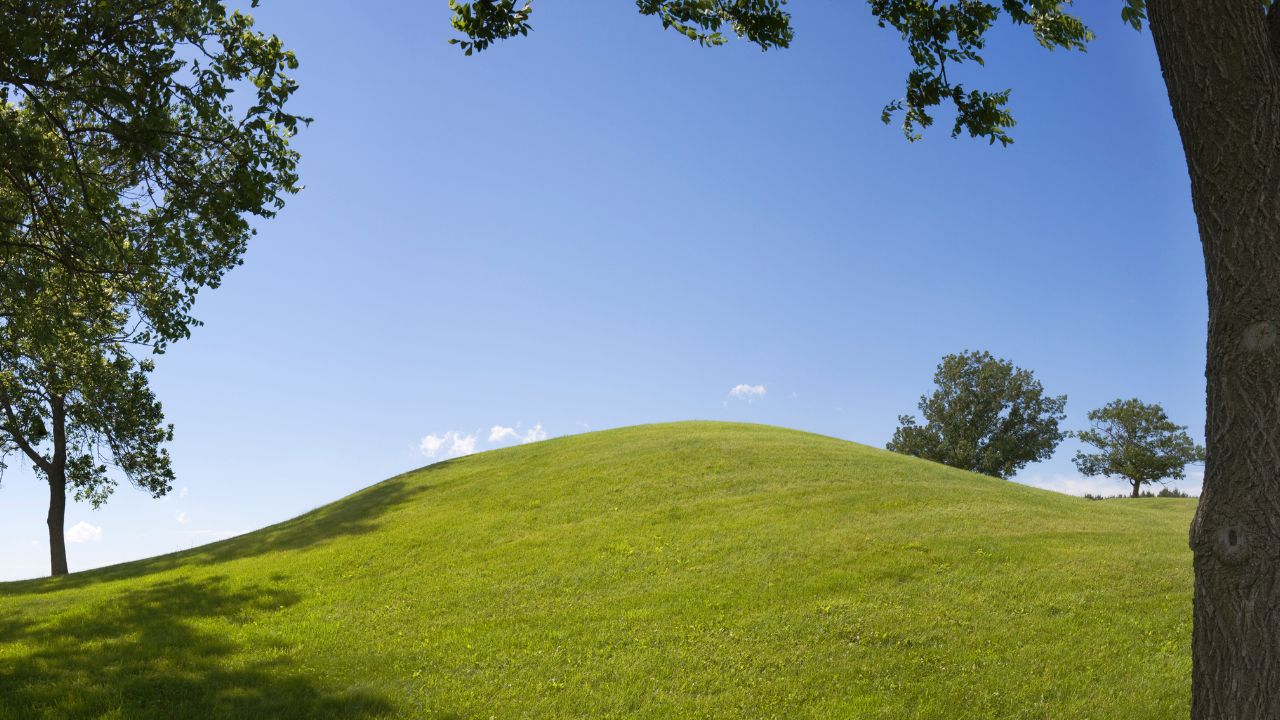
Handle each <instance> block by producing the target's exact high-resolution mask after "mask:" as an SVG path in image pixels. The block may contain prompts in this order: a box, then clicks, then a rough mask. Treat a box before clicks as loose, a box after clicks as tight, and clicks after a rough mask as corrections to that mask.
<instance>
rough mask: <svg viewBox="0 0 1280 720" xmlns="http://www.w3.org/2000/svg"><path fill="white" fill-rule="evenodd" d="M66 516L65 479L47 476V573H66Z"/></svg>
mask: <svg viewBox="0 0 1280 720" xmlns="http://www.w3.org/2000/svg"><path fill="white" fill-rule="evenodd" d="M66 517H67V481H66V478H65V477H61V476H60V477H58V478H54V477H53V476H52V475H50V476H49V573H50V574H51V575H66V574H67V539H66V535H65V534H64V531H63V528H64V527H65V526H66Z"/></svg>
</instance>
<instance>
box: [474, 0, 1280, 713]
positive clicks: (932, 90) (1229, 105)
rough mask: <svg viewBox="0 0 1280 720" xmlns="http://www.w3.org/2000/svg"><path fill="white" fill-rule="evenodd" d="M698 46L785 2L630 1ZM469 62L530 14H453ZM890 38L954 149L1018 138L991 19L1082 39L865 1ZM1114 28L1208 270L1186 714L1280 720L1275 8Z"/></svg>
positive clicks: (1032, 13) (1178, 9)
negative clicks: (1171, 144) (906, 56)
mask: <svg viewBox="0 0 1280 720" xmlns="http://www.w3.org/2000/svg"><path fill="white" fill-rule="evenodd" d="M636 4H637V7H638V8H639V10H640V12H641V13H644V14H646V15H654V16H657V17H658V18H659V19H660V20H661V22H662V24H663V26H664V27H669V28H673V29H675V30H677V31H679V32H681V33H682V34H684V35H687V36H689V37H690V38H692V39H694V40H696V41H698V42H700V43H702V44H704V45H716V44H720V43H722V42H724V36H723V35H722V33H721V31H722V28H728V29H729V30H731V31H732V32H734V33H736V34H737V35H739V36H740V37H743V38H745V39H747V40H748V41H750V42H754V43H756V44H757V45H759V46H760V47H761V48H764V49H768V48H772V47H786V46H787V45H789V44H790V42H791V40H792V35H791V32H790V23H789V20H790V16H789V15H788V13H787V12H785V10H784V6H783V3H782V1H781V0H637V3H636ZM450 5H451V7H452V8H453V9H454V16H453V25H454V27H455V28H456V29H457V30H458V31H459V32H461V33H462V34H463V35H464V36H465V38H466V39H465V40H459V42H461V43H463V45H462V46H463V48H464V49H465V50H468V51H471V50H483V49H484V48H485V47H487V46H488V44H489V43H491V42H493V41H494V40H498V39H502V38H507V37H513V36H515V35H522V34H526V33H527V32H528V31H529V27H530V26H529V17H530V15H529V10H530V6H529V5H528V4H525V5H523V6H520V7H517V6H516V5H515V3H514V1H513V0H477V1H476V2H458V1H457V0H451V3H450ZM868 5H869V7H870V9H871V13H872V15H873V17H874V18H875V20H876V22H878V23H879V24H880V25H881V26H882V27H886V26H887V27H892V28H893V29H894V30H897V31H898V32H899V33H900V34H901V35H902V38H903V40H904V42H905V44H906V47H907V50H908V52H909V53H910V55H911V59H912V61H913V64H914V67H913V68H912V70H911V71H910V72H909V73H908V75H907V83H906V94H905V96H904V98H903V99H901V100H898V101H893V102H890V103H889V104H888V105H887V106H886V107H885V110H884V113H883V117H884V119H885V121H886V122H888V121H889V120H890V119H891V118H892V117H894V116H896V115H897V114H898V113H901V116H902V118H903V129H904V131H905V132H906V134H907V136H908V138H910V139H912V140H914V139H917V138H918V137H919V132H920V130H921V129H922V128H926V127H928V126H929V125H930V124H932V122H933V117H932V115H931V110H930V109H931V108H934V107H937V106H939V105H942V104H944V103H949V104H950V105H951V106H953V108H954V110H955V123H954V125H953V126H952V134H953V135H956V134H959V133H960V132H967V133H969V134H970V135H973V136H976V137H983V138H986V139H987V140H988V141H990V142H992V143H994V142H996V141H1000V142H1001V143H1007V142H1009V141H1011V139H1012V138H1010V136H1009V135H1008V132H1007V131H1008V129H1009V128H1010V127H1012V126H1013V116H1012V114H1011V112H1010V111H1009V109H1008V100H1009V94H1008V91H1007V90H1003V91H996V92H985V91H977V90H974V91H966V89H965V88H964V87H963V86H962V85H961V84H959V83H958V82H957V81H956V77H957V76H956V75H955V73H954V72H951V73H949V72H948V71H949V70H954V68H955V67H956V66H959V65H963V64H966V63H977V64H979V65H980V64H982V58H981V51H982V50H983V48H984V47H985V42H986V38H987V33H988V31H989V30H990V29H991V28H992V27H993V26H994V25H995V23H996V22H997V21H998V20H1000V19H1001V15H1002V13H1003V16H1004V17H1005V18H1007V19H1008V20H1009V21H1010V22H1011V23H1012V24H1014V25H1020V26H1023V27H1026V28H1029V29H1030V30H1031V32H1032V33H1033V35H1034V36H1035V37H1036V39H1037V40H1039V42H1040V43H1041V44H1042V45H1044V46H1045V47H1046V48H1050V49H1052V48H1055V47H1062V48H1067V49H1081V50H1082V49H1084V47H1085V46H1086V45H1087V43H1088V42H1089V41H1090V40H1091V39H1092V37H1093V36H1092V34H1091V33H1090V31H1089V30H1088V28H1086V27H1085V26H1084V24H1083V23H1082V22H1080V21H1079V20H1078V19H1077V18H1075V17H1073V16H1071V15H1070V14H1069V13H1068V12H1066V11H1065V10H1064V8H1068V7H1069V4H1068V3H1066V2H1063V1H1061V0H998V2H997V1H996V0H963V1H960V0H951V1H950V2H945V1H944V2H920V1H919V0H869V1H868ZM1115 7H1117V8H1118V9H1119V11H1120V19H1121V21H1122V22H1124V23H1127V24H1129V25H1131V26H1132V27H1133V28H1135V29H1138V30H1141V29H1142V26H1143V24H1144V22H1146V23H1147V24H1148V25H1149V26H1150V30H1151V35H1152V37H1153V39H1154V40H1155V49H1156V54H1157V56H1158V57H1159V60H1160V67H1161V70H1162V74H1163V77H1164V81H1165V87H1166V88H1167V90H1168V93H1169V101H1170V105H1171V106H1172V109H1173V117H1174V122H1175V123H1176V124H1177V127H1178V132H1179V134H1180V135H1181V137H1182V144H1183V150H1184V153H1185V155H1186V160H1187V168H1188V171H1189V175H1190V181H1191V182H1190V185H1191V199H1192V204H1193V206H1194V208H1195V212H1196V217H1197V220H1198V224H1199V230H1200V240H1201V246H1202V249H1203V251H1204V257H1205V270H1206V275H1207V280H1208V289H1209V292H1208V300H1209V328H1208V330H1209V333H1208V334H1209V340H1208V348H1207V350H1208V352H1207V362H1206V371H1205V375H1206V378H1207V380H1208V383H1207V384H1208V393H1207V396H1208V397H1207V399H1208V412H1207V414H1206V430H1205V438H1206V441H1207V446H1208V453H1207V459H1206V464H1205V479H1204V490H1203V493H1202V494H1201V496H1200V503H1199V505H1198V506H1197V510H1196V515H1195V519H1194V520H1193V521H1192V526H1191V532H1190V535H1189V542H1190V546H1191V549H1192V552H1193V556H1194V568H1195V600H1194V604H1193V619H1194V623H1193V626H1194V630H1193V632H1192V673H1191V675H1192V710H1191V715H1192V717H1193V718H1195V720H1219V719H1222V720H1268V719H1270V718H1277V717H1280V614H1277V613H1274V612H1272V608H1273V607H1275V606H1276V605H1277V604H1280V424H1278V423H1277V416H1276V409H1275V408H1276V400H1275V399H1276V398H1278V397H1280V344H1278V343H1277V340H1278V339H1280V193H1277V192H1276V188H1277V187H1280V3H1278V2H1275V1H1274V0H1115Z"/></svg>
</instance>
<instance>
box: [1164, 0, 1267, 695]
mask: <svg viewBox="0 0 1280 720" xmlns="http://www.w3.org/2000/svg"><path fill="white" fill-rule="evenodd" d="M1148 5H1149V7H1148V10H1149V13H1150V19H1151V32H1152V35H1153V36H1154V38H1155V43H1156V51H1157V53H1158V54H1159V57H1160V65H1161V69H1162V70H1163V72H1164V78H1165V84H1166V85H1167V87H1168V90H1169V100H1170V102H1171V104H1172V106H1173V115H1174V119H1175V120H1176V121H1177V124H1178V130H1179V132H1180V134H1181V136H1182V144H1183V148H1184V150H1185V151H1186V156H1187V168H1188V171H1189V173H1190V176H1191V197H1192V201H1193V203H1194V205H1195V211H1196V217H1197V219H1198V222H1199V226H1200V240H1201V243H1202V245H1203V248H1204V257H1205V272H1206V275H1207V278H1208V291H1209V343H1208V362H1207V364H1206V370H1205V375H1206V378H1207V379H1208V415H1207V421H1206V428H1205V439H1206V445H1207V446H1208V451H1209V454H1208V461H1207V463H1206V464H1205V478H1204V491H1203V493H1202V495H1201V498H1200V505H1199V508H1198V509H1197V511H1196V517H1195V520H1194V521H1193V522H1192V526H1191V533H1190V538H1189V539H1190V544H1191V549H1192V551H1193V554H1194V564H1195V578H1196V579H1195V603H1194V630H1193V631H1192V684H1191V687H1192V703H1191V704H1192V709H1191V716H1192V718H1194V719H1195V720H1275V719H1276V718H1280V613H1278V612H1277V608H1280V567H1277V559H1278V558H1280V62H1278V61H1277V55H1276V49H1275V48H1276V45H1275V44H1274V43H1273V40H1272V37H1271V35H1272V32H1271V29H1272V28H1274V27H1277V25H1276V23H1275V22H1271V21H1269V19H1268V17H1267V12H1266V9H1265V8H1264V7H1263V5H1262V4H1261V3H1259V2H1257V0H1150V2H1149V3H1148ZM1270 20H1274V18H1271V19H1270Z"/></svg>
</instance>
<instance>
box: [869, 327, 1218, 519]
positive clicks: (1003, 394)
mask: <svg viewBox="0 0 1280 720" xmlns="http://www.w3.org/2000/svg"><path fill="white" fill-rule="evenodd" d="M933 382H934V389H933V392H931V393H928V394H926V395H922V396H920V402H919V403H918V404H917V408H918V409H919V410H920V414H921V417H922V420H919V421H917V420H916V418H915V417H914V416H912V415H901V416H899V417H898V422H899V426H898V429H897V430H896V431H895V432H894V433H893V439H892V440H890V441H889V444H888V448H889V449H890V450H892V451H894V452H900V453H904V454H907V455H914V456H916V457H921V458H924V459H926V460H933V461H935V462H939V463H942V464H944V465H950V466H952V467H957V468H961V469H963V470H970V471H972V472H977V473H982V474H984V475H992V476H995V477H999V478H1005V479H1008V478H1010V477H1012V476H1013V475H1014V474H1015V473H1017V472H1018V470H1020V469H1022V468H1023V467H1025V466H1026V465H1027V464H1028V463H1031V462H1034V461H1037V460H1047V459H1048V458H1050V457H1051V456H1052V455H1053V453H1054V451H1055V450H1056V449H1057V448H1058V445H1059V444H1060V443H1061V442H1062V441H1063V440H1064V439H1065V438H1068V437H1075V438H1077V439H1079V440H1080V441H1081V442H1083V443H1085V444H1087V445H1091V446H1093V447H1094V448H1095V449H1096V451H1095V452H1085V451H1083V450H1081V451H1078V452H1077V453H1076V456H1075V458H1074V462H1075V465H1076V467H1077V468H1078V469H1079V470H1080V472H1081V473H1082V474H1083V475H1085V476H1088V477H1097V476H1102V477H1110V478H1115V479H1119V480H1123V481H1124V482H1126V483H1128V484H1129V486H1130V494H1129V497H1134V498H1136V497H1144V496H1151V493H1150V492H1145V493H1144V492H1143V486H1144V485H1146V486H1148V487H1149V486H1150V485H1152V484H1159V485H1164V484H1166V483H1169V482H1172V481H1174V480H1181V479H1183V478H1184V477H1186V466H1187V465H1189V464H1192V463H1199V462H1204V459H1205V449H1204V447H1202V446H1201V445H1199V444H1197V443H1196V442H1195V441H1194V440H1193V439H1192V438H1191V436H1190V435H1188V434H1187V428H1186V426H1184V425H1177V424H1175V423H1174V422H1173V421H1171V420H1170V419H1169V417H1168V415H1167V414H1166V413H1165V411H1164V408H1163V407H1161V406H1160V405H1159V404H1158V403H1151V404H1148V403H1144V402H1142V401H1141V400H1139V399H1137V398H1130V399H1128V400H1125V399H1118V400H1114V401H1112V402H1110V403H1107V405H1105V406H1104V407H1101V408H1098V409H1096V410H1091V411H1090V412H1089V415H1088V418H1089V422H1090V427H1089V428H1087V429H1084V430H1079V431H1070V430H1064V429H1062V427H1061V424H1062V421H1063V420H1065V419H1066V405H1067V396H1066V395H1056V396H1053V395H1047V394H1046V393H1045V391H1044V386H1043V385H1041V383H1040V381H1039V380H1037V379H1036V378H1035V375H1034V374H1033V373H1032V372H1031V371H1030V370H1026V369H1023V368H1020V367H1017V366H1015V365H1014V364H1013V363H1011V362H1009V361H1008V360H1002V359H1000V358H996V357H993V356H992V355H991V353H989V352H986V351H973V352H971V351H965V352H961V353H958V354H954V355H947V356H945V357H943V358H942V361H941V362H940V363H938V368H937V370H936V371H935V372H934V375H933ZM1160 496H1161V497H1186V494H1185V493H1179V491H1176V490H1174V491H1169V490H1168V489H1162V490H1161V491H1160Z"/></svg>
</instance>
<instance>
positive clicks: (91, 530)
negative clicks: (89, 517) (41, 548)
mask: <svg viewBox="0 0 1280 720" xmlns="http://www.w3.org/2000/svg"><path fill="white" fill-rule="evenodd" d="M90 541H92V542H101V541H102V528H100V527H97V526H96V525H90V524H89V523H87V522H85V521H83V520H81V521H80V522H78V523H76V524H75V525H72V526H71V529H70V530H68V531H67V542H73V543H82V542H90Z"/></svg>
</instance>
